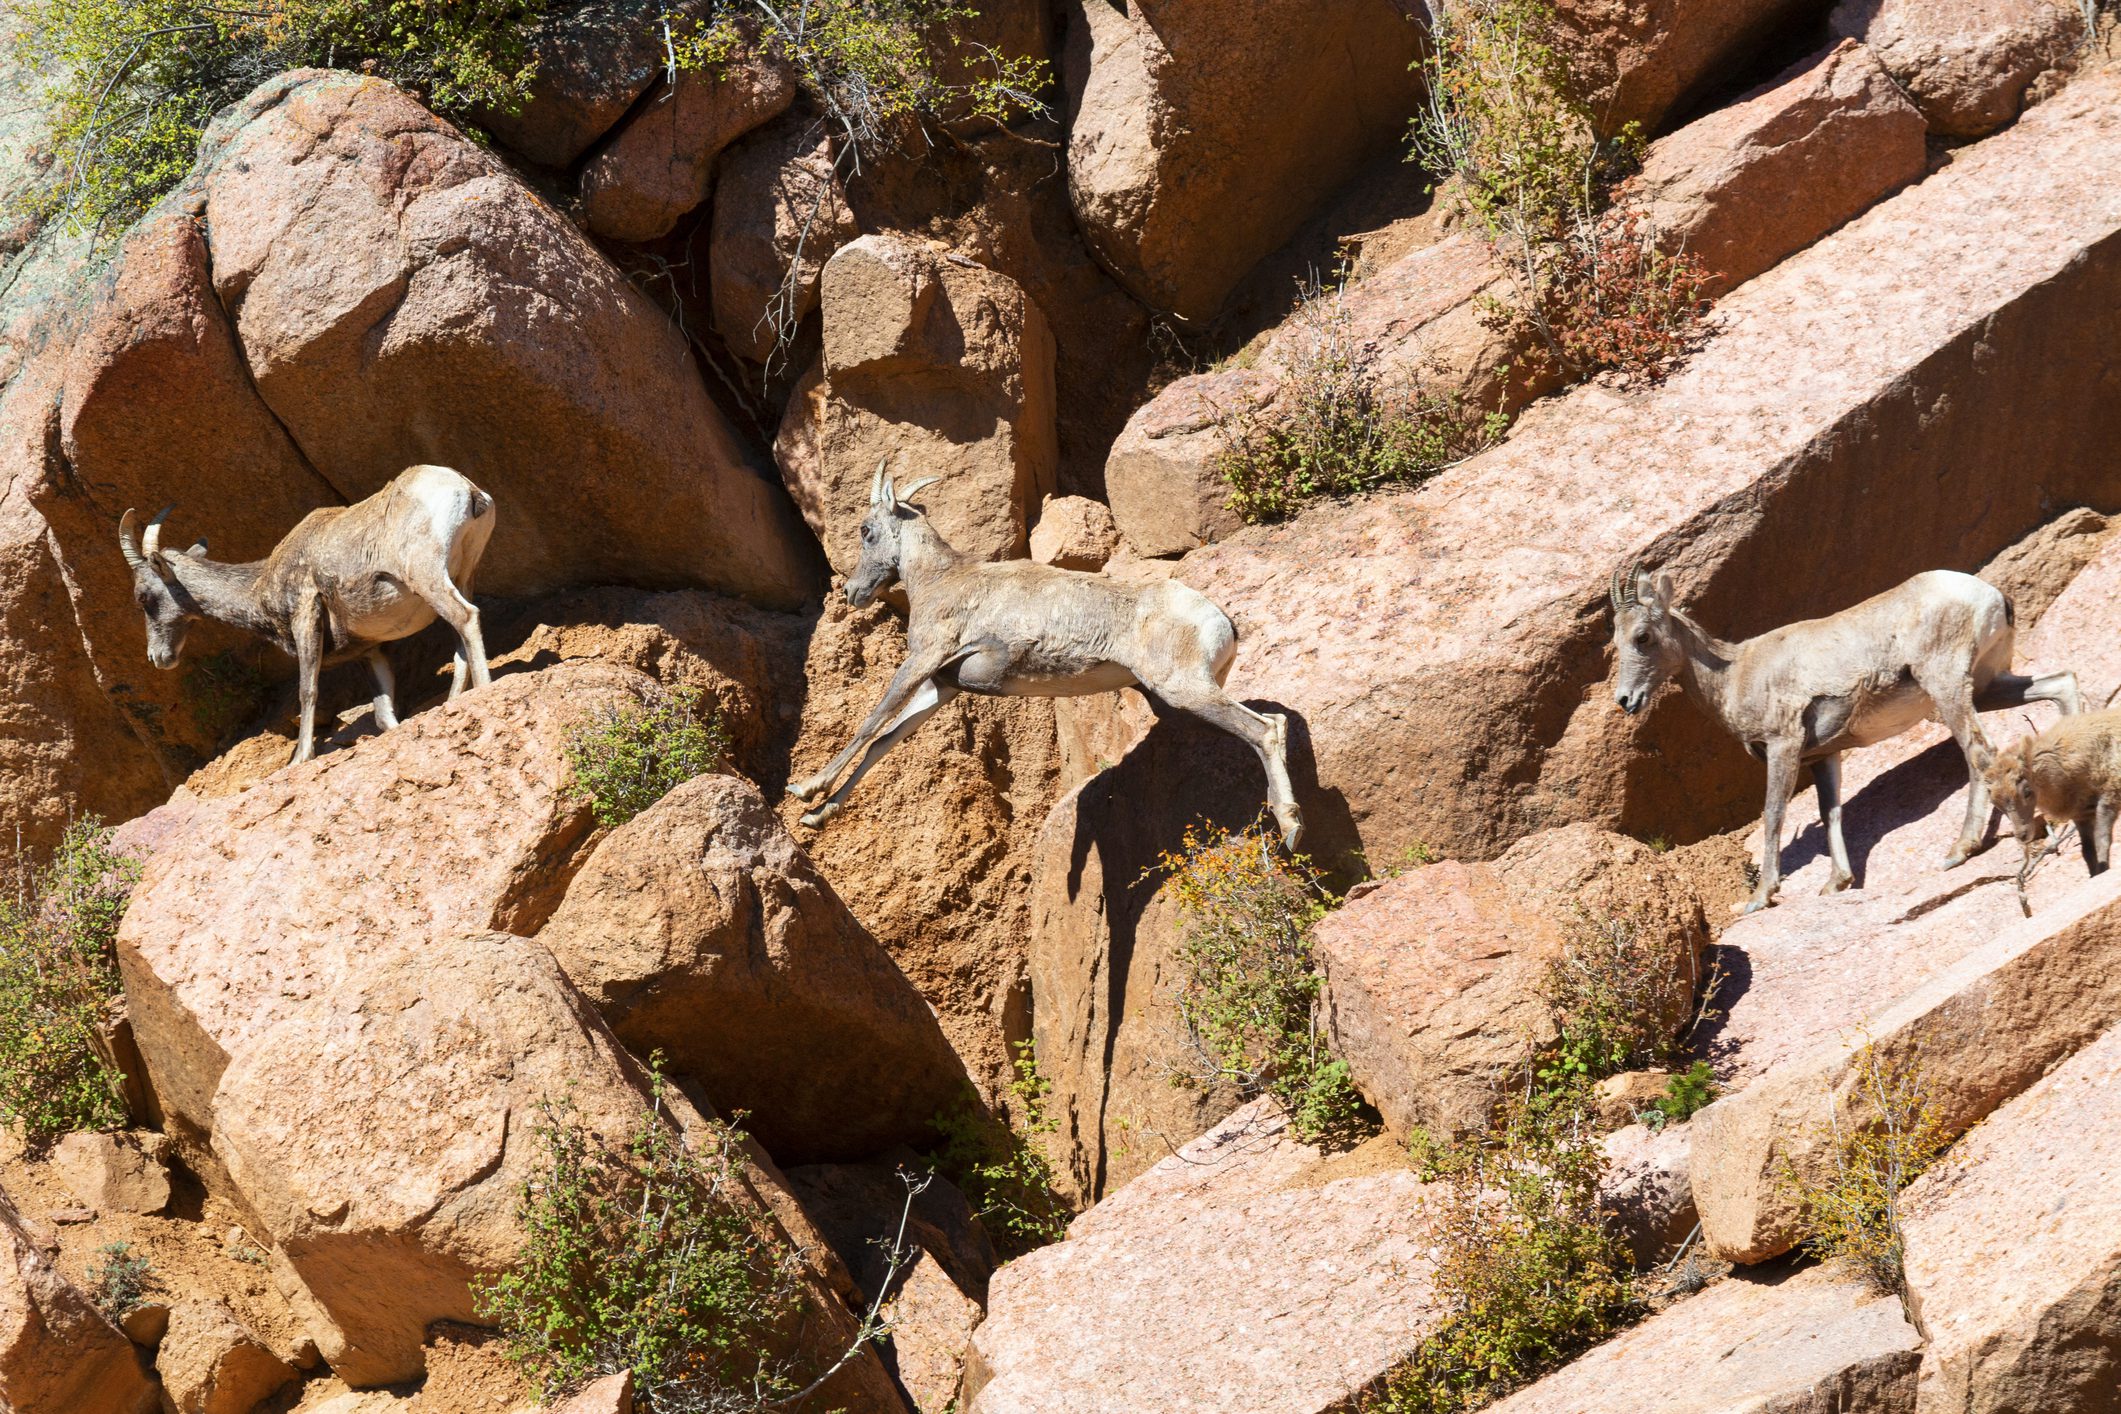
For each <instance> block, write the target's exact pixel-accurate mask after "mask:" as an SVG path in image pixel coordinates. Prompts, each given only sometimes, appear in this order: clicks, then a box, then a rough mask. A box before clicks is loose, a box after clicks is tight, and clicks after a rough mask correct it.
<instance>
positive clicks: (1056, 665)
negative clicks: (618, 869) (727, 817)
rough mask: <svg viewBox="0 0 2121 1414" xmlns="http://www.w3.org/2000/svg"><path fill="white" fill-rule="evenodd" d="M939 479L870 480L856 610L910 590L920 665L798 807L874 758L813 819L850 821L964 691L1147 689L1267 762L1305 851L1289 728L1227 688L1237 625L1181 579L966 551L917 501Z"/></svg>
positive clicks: (911, 664)
mask: <svg viewBox="0 0 2121 1414" xmlns="http://www.w3.org/2000/svg"><path fill="white" fill-rule="evenodd" d="M938 479H939V478H937V477H932V476H931V477H927V478H924V479H923V480H920V481H917V482H915V483H914V484H913V485H911V486H909V487H907V488H906V489H905V490H904V491H896V490H893V489H892V485H891V479H890V478H889V477H888V476H886V475H885V473H884V464H883V463H879V464H878V466H877V469H876V475H875V476H874V477H873V478H871V480H870V484H869V513H868V515H867V516H866V517H864V518H863V520H862V558H861V563H860V565H859V566H857V567H856V569H855V572H854V576H853V578H851V579H849V580H848V581H847V591H846V592H847V602H848V603H850V604H853V605H855V606H856V607H860V606H861V605H864V604H867V603H868V602H869V601H870V600H871V599H874V598H875V597H876V595H877V593H878V591H880V590H881V589H883V588H884V587H885V586H886V585H887V584H889V583H890V582H891V581H893V580H894V579H896V580H898V581H899V582H900V583H902V584H904V585H905V587H906V598H907V601H908V604H909V606H910V609H911V613H910V616H909V620H908V623H907V626H906V661H905V662H904V663H903V664H901V665H900V667H899V670H898V672H897V673H896V674H895V675H893V677H892V679H891V685H890V686H889V687H887V688H885V689H884V695H883V697H882V699H881V700H879V701H878V702H877V704H876V707H875V709H874V710H873V711H871V712H870V713H869V715H868V717H867V718H866V719H865V720H864V721H863V722H862V725H861V729H860V730H859V731H857V732H856V733H855V734H854V739H853V740H852V741H850V742H848V743H847V747H846V749H845V750H844V751H842V752H840V754H839V755H837V756H835V757H833V758H832V760H831V762H830V763H828V764H827V765H826V767H825V769H824V770H822V771H820V772H818V773H817V774H816V775H814V776H812V777H810V779H808V780H805V781H798V782H796V783H795V784H794V785H792V786H790V787H789V793H790V794H792V795H794V796H795V797H796V798H797V799H798V800H814V799H816V798H817V797H818V796H819V795H821V794H823V793H824V792H825V791H826V790H828V789H830V788H831V786H832V783H833V782H834V781H836V780H838V779H839V776H840V773H841V772H842V771H845V770H846V769H847V763H848V762H850V761H852V760H854V757H855V753H856V752H858V751H861V752H863V755H862V759H861V764H860V765H858V766H856V767H855V768H854V773H853V774H852V775H850V776H848V777H847V780H846V782H845V783H844V784H842V785H841V786H840V787H839V789H838V790H835V791H833V792H832V794H831V795H830V797H828V798H827V799H826V801H825V803H824V804H822V805H820V806H818V807H817V808H816V809H815V810H812V811H810V812H809V813H808V814H806V815H804V816H803V823H804V824H805V825H809V826H813V827H814V826H817V825H822V824H823V823H824V822H825V821H827V820H829V819H831V818H832V816H833V815H835V814H837V813H838V811H839V809H840V807H841V806H842V805H843V804H844V803H845V802H846V799H847V796H848V794H849V793H850V792H851V791H852V790H853V789H854V787H855V783H856V782H858V781H860V780H861V778H862V777H863V775H864V774H866V773H867V772H868V771H869V769H870V768H871V767H872V766H874V765H876V763H877V762H878V761H880V760H882V759H883V757H884V754H885V753H886V752H888V751H889V750H891V748H892V747H894V746H896V745H897V744H898V743H899V742H900V741H902V740H904V739H905V737H906V736H907V734H908V733H910V732H911V731H912V730H913V729H914V728H915V727H918V726H919V725H920V724H921V723H922V722H923V721H925V720H927V718H928V717H929V715H930V714H931V713H933V712H934V711H935V709H936V708H938V707H940V706H942V705H943V704H944V703H945V702H948V701H949V700H950V699H951V698H953V697H955V696H957V695H958V693H960V692H976V693H981V694H985V695H988V696H997V697H1076V696H1081V695H1084V694H1087V693H1092V692H1111V691H1114V690H1116V689H1118V688H1122V687H1141V688H1144V689H1146V690H1147V691H1148V692H1150V693H1152V694H1154V695H1155V696H1156V697H1157V698H1158V699H1160V700H1161V701H1163V702H1166V703H1168V704H1170V705H1171V706H1173V707H1177V708H1180V709H1182V710H1184V711H1187V712H1191V713H1192V714H1193V715H1194V716H1196V717H1199V718H1201V719H1202V720H1204V721H1207V722H1209V723H1212V724H1213V725H1215V726H1218V727H1221V728H1222V729H1223V730H1224V731H1226V732H1228V733H1230V734H1231V735H1232V736H1235V737H1238V738H1239V739H1241V740H1243V741H1244V742H1245V743H1246V744H1247V745H1249V746H1250V747H1251V748H1252V749H1253V750H1254V751H1255V752H1257V753H1259V760H1260V764H1261V765H1262V766H1264V767H1266V771H1267V803H1268V805H1269V806H1270V807H1271V808H1272V809H1273V811H1274V818H1275V820H1276V821H1277V822H1278V823H1279V824H1280V825H1281V830H1282V840H1283V842H1284V843H1285V844H1286V845H1287V846H1288V847H1289V848H1290V849H1294V848H1295V847H1296V843H1297V841H1298V839H1299V838H1300V837H1301V835H1302V833H1303V818H1302V816H1301V814H1300V813H1299V812H1298V810H1297V806H1296V793H1295V791H1294V789H1293V788H1292V787H1291V786H1290V784H1289V767H1288V740H1289V726H1288V719H1287V718H1285V717H1282V716H1279V715H1275V714H1271V713H1259V712H1255V711H1253V710H1252V709H1251V708H1249V707H1246V706H1244V705H1243V704H1241V703H1239V702H1237V701H1236V700H1234V699H1233V698H1231V697H1230V696H1229V695H1228V694H1226V693H1225V692H1224V691H1223V689H1222V684H1223V680H1224V679H1225V678H1226V677H1228V676H1229V672H1230V663H1231V660H1232V658H1233V657H1235V655H1236V652H1237V629H1236V628H1235V627H1234V626H1233V625H1232V624H1231V622H1230V619H1229V616H1228V615H1226V614H1224V613H1223V611H1222V610H1221V609H1218V608H1216V607H1215V605H1214V604H1212V603H1210V602H1209V601H1208V599H1207V597H1206V596H1205V595H1202V594H1201V593H1199V592H1198V591H1197V590H1193V589H1189V588H1187V587H1186V586H1185V585H1183V584H1177V583H1173V582H1170V581H1162V582H1158V583H1152V584H1142V585H1128V584H1122V583H1120V582H1118V581H1116V580H1114V579H1111V578H1110V577H1108V576H1106V575H1102V574H1081V573H1077V572H1075V571H1073V570H1061V569H1054V568H1053V567H1052V566H1050V565H1040V564H1032V563H1030V562H1028V561H1023V560H1017V561H1010V562H1007V563H1002V564H987V563H983V562H981V561H978V560H974V559H972V558H971V557H970V556H967V555H962V554H959V553H958V552H957V551H956V550H954V549H952V548H951V547H950V545H949V543H948V542H946V541H945V540H944V539H943V537H942V536H941V535H940V534H938V533H937V532H936V529H935V527H934V526H932V525H930V524H929V523H928V517H927V516H926V514H924V513H923V512H922V511H921V510H920V508H919V507H917V506H915V505H914V504H913V503H912V497H913V496H914V495H915V494H916V493H918V492H919V491H920V489H921V488H922V487H924V486H926V485H928V484H929V483H930V482H932V481H936V480H938ZM865 746H866V748H867V749H866V751H864V747H865Z"/></svg>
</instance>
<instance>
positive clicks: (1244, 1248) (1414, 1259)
mask: <svg viewBox="0 0 2121 1414" xmlns="http://www.w3.org/2000/svg"><path fill="white" fill-rule="evenodd" d="M1421 1193H1422V1185H1421V1184H1420V1182H1419V1181H1417V1180H1416V1178H1415V1177H1414V1174H1413V1172H1412V1171H1411V1170H1410V1169H1408V1168H1407V1167H1406V1164H1405V1158H1404V1154H1403V1153H1401V1152H1398V1151H1396V1150H1395V1149H1383V1150H1377V1149H1374V1148H1373V1149H1365V1150H1358V1151H1357V1152H1356V1153H1355V1154H1350V1155H1346V1156H1342V1157H1339V1158H1328V1157H1326V1156H1325V1155H1322V1154H1321V1153H1320V1152H1319V1151H1318V1150H1317V1149H1314V1148H1311V1147H1309V1146H1307V1145H1304V1144H1300V1143H1298V1142H1297V1141H1296V1140H1295V1139H1294V1138H1293V1137H1292V1136H1291V1135H1290V1134H1289V1133H1288V1131H1287V1128H1286V1124H1285V1121H1284V1120H1283V1118H1282V1117H1281V1116H1280V1115H1279V1114H1278V1113H1277V1112H1276V1111H1274V1110H1273V1109H1272V1107H1271V1106H1270V1105H1268V1104H1267V1103H1265V1102H1257V1103H1254V1104H1251V1105H1247V1106H1246V1107H1245V1108H1243V1109H1241V1110H1239V1111H1237V1112H1236V1113H1235V1114H1233V1115H1231V1116H1229V1117H1228V1119H1226V1120H1225V1121H1224V1122H1223V1123H1222V1124H1219V1125H1217V1126H1215V1127H1214V1128H1213V1129H1212V1130H1210V1131H1209V1132H1208V1133H1206V1134H1204V1135H1202V1136H1201V1137H1200V1138H1198V1139H1196V1140H1194V1141H1193V1142H1192V1143H1190V1144H1187V1145H1186V1146H1185V1147H1184V1148H1183V1149H1180V1150H1178V1151H1177V1152H1175V1153H1173V1154H1171V1155H1170V1156H1169V1157H1167V1158H1166V1159H1164V1160H1163V1162H1161V1163H1159V1164H1158V1165H1157V1166H1156V1167H1155V1168H1153V1169H1151V1170H1149V1171H1148V1172H1147V1173H1145V1174H1143V1175H1142V1176H1141V1177H1140V1178H1137V1179H1136V1180H1134V1182H1132V1183H1131V1184H1129V1185H1128V1186H1127V1187H1125V1188H1123V1189H1121V1190H1120V1191H1119V1192H1118V1193H1116V1194H1115V1195H1113V1196H1112V1197H1110V1198H1108V1199H1106V1200H1105V1201H1104V1202H1103V1203H1100V1204H1099V1205H1098V1206H1097V1207H1095V1208H1093V1209H1091V1210H1090V1211H1089V1212H1087V1213H1085V1214H1083V1215H1082V1216H1081V1217H1079V1218H1077V1219H1076V1220H1075V1222H1074V1223H1073V1224H1072V1225H1071V1226H1070V1228H1069V1234H1068V1239H1067V1240H1066V1241H1065V1242H1061V1243H1057V1244H1055V1245H1054V1246H1051V1247H1045V1248H1041V1249H1040V1250H1038V1251H1036V1252H1033V1253H1031V1254H1030V1255H1029V1256H1026V1257H1020V1258H1018V1259H1017V1260H1016V1261H1014V1262H1011V1263H1010V1264H1009V1265H1008V1266H1006V1267H1003V1268H1002V1269H1001V1270H1000V1271H999V1272H997V1273H995V1276H994V1282H993V1285H992V1287H991V1289H990V1296H989V1301H988V1308H987V1319H986V1321H985V1322H984V1323H982V1324H981V1326H980V1328H979V1329H978V1330H977V1331H976V1332H974V1334H973V1337H972V1352H971V1357H970V1360H969V1362H968V1365H967V1369H966V1374H965V1395H966V1400H965V1404H964V1408H965V1409H966V1410H967V1411H968V1414H1034V1412H1035V1411H1052V1412H1053V1414H1096V1411H1104V1410H1112V1409H1143V1410H1147V1409H1171V1410H1177V1409H1202V1410H1206V1409H1233V1408H1243V1409H1245V1410H1246V1411H1248V1414H1325V1411H1327V1410H1332V1409H1339V1408H1343V1407H1346V1403H1348V1402H1352V1401H1353V1399H1354V1398H1355V1396H1357V1395H1358V1394H1360V1393H1361V1392H1362V1391H1364V1390H1365V1389H1366V1388H1367V1387H1368V1386H1369V1385H1370V1384H1371V1382H1373V1381H1375V1380H1376V1379H1378V1378H1379V1377H1380V1376H1382V1375H1383V1374H1384V1373H1385V1372H1386V1371H1388V1370H1390V1369H1391V1368H1392V1367H1393V1366H1394V1365H1396V1364H1398V1363H1399V1362H1400V1361H1401V1360H1403V1359H1404V1358H1405V1357H1406V1356H1407V1355H1408V1354H1410V1353H1411V1352H1412V1351H1413V1349H1414V1347H1415V1346H1416V1345H1417V1344H1418V1343H1419V1342H1420V1340H1421V1338H1422V1337H1423V1336H1424V1335H1426V1334H1427V1333H1428V1332H1429V1331H1430V1330H1432V1329H1434V1327H1435V1326H1436V1324H1437V1323H1438V1322H1439V1321H1440V1320H1441V1319H1442V1314H1443V1313H1442V1310H1441V1308H1440V1307H1439V1306H1438V1305H1436V1304H1435V1303H1434V1302H1433V1300H1432V1299H1431V1295H1430V1291H1429V1283H1428V1273H1429V1270H1430V1264H1431V1261H1432V1258H1431V1256H1430V1252H1429V1247H1428V1242H1427V1236H1426V1228H1425V1226H1424V1220H1423V1218H1422V1216H1421Z"/></svg>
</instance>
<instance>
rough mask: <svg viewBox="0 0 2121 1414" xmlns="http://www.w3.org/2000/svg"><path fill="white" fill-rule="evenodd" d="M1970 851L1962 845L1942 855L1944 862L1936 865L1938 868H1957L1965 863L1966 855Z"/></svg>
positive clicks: (1970, 852) (1970, 851)
mask: <svg viewBox="0 0 2121 1414" xmlns="http://www.w3.org/2000/svg"><path fill="white" fill-rule="evenodd" d="M1972 853H1973V851H1972V850H1970V849H1967V848H1965V847H1964V846H1962V847H1960V848H1958V849H1954V850H1953V851H1952V852H1951V853H1950V854H1947V855H1946V856H1944V863H1942V864H1940V865H1939V866H1937V867H1938V868H1940V869H1957V868H1958V867H1959V866H1960V865H1962V864H1964V863H1966V858H1967V856H1968V855H1969V854H1972Z"/></svg>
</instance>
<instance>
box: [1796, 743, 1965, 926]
mask: <svg viewBox="0 0 2121 1414" xmlns="http://www.w3.org/2000/svg"><path fill="white" fill-rule="evenodd" d="M1812 788H1813V787H1812V785H1811V780H1810V777H1809V776H1807V778H1806V780H1805V782H1804V789H1806V790H1811V789H1812ZM1964 789H1966V756H1965V754H1964V753H1962V752H1961V751H1960V750H1959V746H1958V743H1956V742H1954V741H1951V740H1945V741H1940V742H1938V743H1936V744H1935V745H1933V746H1931V747H1930V748H1929V749H1928V750H1927V751H1924V752H1922V753H1921V754H1920V755H1917V756H1913V757H1910V758H1909V759H1908V760H1906V761H1902V762H1900V763H1899V764H1898V765H1896V766H1893V767H1891V768H1890V769H1888V770H1885V771H1882V772H1880V773H1879V774H1878V775H1877V776H1876V777H1874V778H1873V779H1872V780H1870V781H1869V782H1867V783H1866V784H1865V785H1864V786H1863V788H1862V789H1861V790H1859V791H1857V792H1856V793H1855V794H1854V795H1852V796H1850V797H1849V798H1848V799H1847V800H1845V801H1844V802H1843V803H1842V808H1841V835H1842V838H1843V839H1844V840H1846V841H1847V843H1848V851H1849V869H1850V872H1852V873H1853V874H1854V875H1855V876H1856V878H1855V885H1854V886H1855V887H1856V888H1859V889H1860V888H1863V887H1864V885H1865V881H1866V879H1865V876H1866V873H1867V867H1866V866H1867V865H1868V863H1869V861H1870V855H1871V851H1872V850H1873V849H1875V848H1876V847H1877V846H1878V843H1879V842H1880V841H1881V840H1883V839H1884V838H1885V837H1886V836H1887V835H1889V834H1891V833H1893V832H1894V831H1895V830H1898V829H1900V828H1902V827H1903V826H1907V825H1912V824H1915V823H1916V822H1918V821H1920V820H1922V819H1924V818H1926V817H1928V816H1929V815H1931V814H1934V813H1935V812H1936V809H1937V807H1938V806H1940V805H1942V804H1943V803H1944V802H1945V801H1947V800H1949V799H1951V798H1952V797H1953V796H1955V795H1957V794H1958V793H1959V792H1960V791H1962V790H1964ZM1792 799H1794V797H1792ZM1982 838H1983V847H1984V848H1986V847H1987V845H1988V844H1991V843H1993V842H1994V839H1995V816H1994V812H1991V813H1990V819H1989V824H1988V827H1987V828H1986V830H1985V831H1984V833H1983V837H1982ZM1826 854H1827V845H1826V825H1825V823H1824V822H1823V821H1818V820H1814V821H1813V822H1812V823H1810V824H1808V825H1806V826H1805V827H1804V828H1803V829H1802V830H1800V831H1798V832H1797V835H1796V836H1795V838H1793V839H1791V840H1789V841H1787V842H1786V843H1785V844H1784V845H1783V847H1782V875H1783V878H1785V879H1787V878H1789V876H1790V875H1792V874H1795V873H1796V872H1797V871H1798V870H1799V869H1802V868H1803V867H1804V866H1805V865H1807V864H1809V863H1811V862H1812V861H1813V860H1815V859H1823V858H1825V857H1826Z"/></svg>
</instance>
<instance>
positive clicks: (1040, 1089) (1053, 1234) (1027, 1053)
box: [928, 1041, 1073, 1261]
mask: <svg viewBox="0 0 2121 1414" xmlns="http://www.w3.org/2000/svg"><path fill="white" fill-rule="evenodd" d="M1009 1089H1010V1093H1011V1094H1012V1095H1013V1096H1014V1097H1015V1100H1016V1106H1015V1107H1016V1109H1017V1112H1018V1114H1019V1116H1020V1121H1021V1125H1022V1128H1021V1131H1019V1130H1017V1129H1013V1128H1011V1127H1010V1126H1009V1125H1008V1124H1007V1123H1005V1122H1003V1121H1001V1120H999V1119H996V1118H995V1117H994V1116H993V1115H991V1114H989V1113H987V1110H986V1108H985V1106H983V1105H981V1104H980V1103H979V1100H978V1097H977V1096H972V1095H968V1096H967V1097H966V1098H965V1099H964V1101H963V1102H961V1103H960V1104H959V1105H958V1106H957V1107H956V1108H955V1109H952V1110H950V1111H948V1112H946V1113H944V1114H941V1115H938V1116H936V1121H935V1124H936V1128H937V1129H938V1130H940V1131H941V1133H942V1136H943V1140H942V1143H941V1144H940V1145H939V1146H938V1147H937V1148H936V1150H935V1151H934V1152H933V1153H932V1154H930V1155H929V1156H928V1159H929V1162H930V1163H931V1164H932V1165H933V1166H934V1168H935V1171H936V1172H938V1173H940V1174H942V1175H943V1177H945V1178H947V1179H949V1180H950V1181H951V1182H952V1183H954V1184H956V1185H957V1187H958V1188H959V1189H960V1190H962V1191H963V1193H964V1195H965V1200H966V1202H968V1203H969V1204H971V1206H972V1211H973V1212H974V1213H976V1214H977V1215H978V1216H979V1220H980V1224H981V1226H983V1227H985V1228H986V1230H987V1236H988V1238H989V1239H990V1240H991V1241H992V1242H993V1243H994V1250H995V1252H996V1253H997V1254H999V1255H1000V1257H1001V1258H1002V1260H1003V1261H1008V1260H1010V1259H1011V1258H1014V1257H1021V1256H1022V1255H1023V1254H1024V1253H1026V1252H1030V1251H1034V1250H1036V1249H1037V1248H1040V1247H1044V1246H1046V1245H1047V1244H1048V1243H1053V1242H1058V1241H1060V1240H1061V1239H1062V1238H1063V1237H1066V1236H1067V1235H1068V1219H1069V1218H1070V1217H1071V1216H1073V1215H1072V1214H1071V1213H1070V1212H1069V1210H1068V1205H1067V1204H1066V1203H1065V1202H1063V1201H1062V1199H1061V1197H1060V1195H1059V1194H1058V1193H1056V1192H1055V1191H1054V1187H1053V1168H1052V1166H1051V1165H1050V1164H1049V1163H1047V1161H1046V1156H1045V1154H1044V1153H1042V1152H1041V1151H1040V1150H1039V1147H1038V1136H1040V1135H1043V1134H1051V1133H1052V1132H1053V1131H1054V1130H1055V1129H1057V1128H1059V1121H1058V1120H1055V1119H1053V1118H1052V1117H1050V1116H1049V1115H1047V1113H1046V1095H1047V1093H1048V1091H1050V1090H1051V1089H1052V1087H1051V1085H1049V1084H1048V1083H1047V1081H1046V1079H1045V1077H1044V1076H1042V1075H1040V1074H1039V1073H1038V1061H1037V1060H1036V1058H1035V1057H1034V1056H1033V1055H1032V1053H1031V1043H1030V1042H1029V1041H1022V1042H1019V1043H1018V1044H1017V1048H1016V1078H1015V1079H1014V1080H1012V1081H1011V1082H1010V1084H1009Z"/></svg>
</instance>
